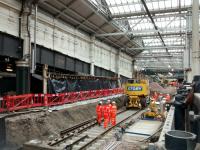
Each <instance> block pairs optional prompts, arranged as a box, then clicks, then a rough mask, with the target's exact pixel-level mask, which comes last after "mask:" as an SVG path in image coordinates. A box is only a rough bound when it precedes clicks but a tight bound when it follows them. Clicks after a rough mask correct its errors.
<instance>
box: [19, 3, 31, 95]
mask: <svg viewBox="0 0 200 150" xmlns="http://www.w3.org/2000/svg"><path fill="white" fill-rule="evenodd" d="M31 5H32V3H31V2H30V1H25V4H24V9H23V12H22V24H21V29H22V30H21V31H22V37H23V39H24V41H23V57H22V59H21V60H19V61H17V62H16V93H17V94H25V93H30V66H31V39H30V32H29V24H30V21H29V16H30V12H31Z"/></svg>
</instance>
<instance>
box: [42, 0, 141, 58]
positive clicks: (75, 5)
mask: <svg viewBox="0 0 200 150" xmlns="http://www.w3.org/2000/svg"><path fill="white" fill-rule="evenodd" d="M39 8H40V9H42V10H43V11H46V12H48V13H50V14H51V15H53V17H54V18H56V19H60V20H62V21H64V22H67V23H69V24H71V25H72V26H74V27H75V28H76V29H79V30H82V31H84V32H86V33H88V34H90V35H91V36H95V35H96V34H104V33H111V32H121V31H123V29H122V28H121V27H120V26H119V25H118V24H116V23H115V22H112V21H111V20H112V18H111V16H110V15H109V13H108V12H106V11H105V10H104V9H99V8H98V7H96V5H95V4H94V3H91V1H87V0H39ZM97 39H99V40H100V41H103V42H105V43H108V44H109V45H112V46H113V47H116V48H117V49H121V50H124V49H125V48H132V47H135V48H136V47H140V45H139V44H138V43H137V42H135V41H134V40H132V39H131V37H130V36H128V35H118V36H115V37H111V36H110V37H97ZM139 52H141V50H140V51H137V52H132V51H131V52H129V51H126V53H127V54H130V55H132V56H134V55H137V54H138V53H139Z"/></svg>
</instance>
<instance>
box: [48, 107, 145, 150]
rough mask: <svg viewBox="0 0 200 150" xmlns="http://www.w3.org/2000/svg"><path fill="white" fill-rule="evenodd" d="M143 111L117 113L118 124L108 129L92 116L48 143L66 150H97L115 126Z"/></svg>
mask: <svg viewBox="0 0 200 150" xmlns="http://www.w3.org/2000/svg"><path fill="white" fill-rule="evenodd" d="M142 112H143V110H137V111H134V110H123V111H121V112H119V113H118V115H117V124H116V126H113V127H109V128H108V129H106V130H105V129H104V128H103V127H102V126H98V125H97V122H96V119H95V118H92V119H90V120H87V121H85V122H82V123H81V124H77V125H75V126H73V127H71V128H68V129H66V130H63V131H61V132H60V137H59V138H57V139H54V140H53V141H50V142H49V143H48V145H49V146H54V147H57V148H61V149H65V150H85V149H89V150H93V149H94V150H96V149H97V148H98V147H100V146H102V144H104V143H105V141H108V140H109V139H110V138H111V137H112V136H113V134H114V130H113V129H114V128H116V127H117V126H119V125H120V124H122V123H125V122H126V121H128V120H130V119H132V118H134V117H135V118H138V117H139V116H140V115H141V114H142Z"/></svg>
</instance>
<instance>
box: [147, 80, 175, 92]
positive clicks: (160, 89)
mask: <svg viewBox="0 0 200 150" xmlns="http://www.w3.org/2000/svg"><path fill="white" fill-rule="evenodd" d="M149 87H150V91H151V92H159V93H164V94H171V95H174V94H175V93H176V88H175V87H171V86H169V87H166V88H163V87H162V86H161V85H159V84H158V83H157V82H152V83H150V84H149Z"/></svg>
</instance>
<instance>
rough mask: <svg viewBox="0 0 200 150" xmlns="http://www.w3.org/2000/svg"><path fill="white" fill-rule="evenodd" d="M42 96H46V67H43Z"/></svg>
mask: <svg viewBox="0 0 200 150" xmlns="http://www.w3.org/2000/svg"><path fill="white" fill-rule="evenodd" d="M42 72H43V94H47V79H48V77H47V72H48V65H46V64H45V65H44V66H43V71H42Z"/></svg>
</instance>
